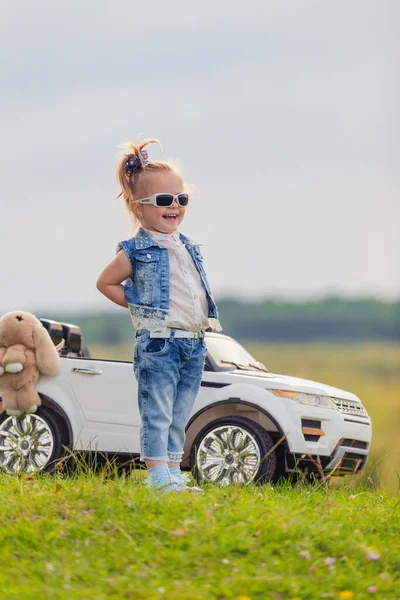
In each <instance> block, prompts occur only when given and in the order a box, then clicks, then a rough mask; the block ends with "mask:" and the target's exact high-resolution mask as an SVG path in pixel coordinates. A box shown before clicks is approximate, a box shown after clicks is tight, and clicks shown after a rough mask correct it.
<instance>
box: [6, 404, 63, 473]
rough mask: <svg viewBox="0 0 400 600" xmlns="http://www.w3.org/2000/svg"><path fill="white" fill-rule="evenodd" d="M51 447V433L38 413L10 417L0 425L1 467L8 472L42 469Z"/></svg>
mask: <svg viewBox="0 0 400 600" xmlns="http://www.w3.org/2000/svg"><path fill="white" fill-rule="evenodd" d="M53 448H54V437H53V433H52V431H51V429H50V426H49V425H48V423H46V421H45V420H44V419H42V417H40V416H39V415H35V414H27V415H23V416H21V417H16V416H9V417H7V418H6V419H5V420H4V421H3V422H2V423H1V424H0V468H3V469H5V470H6V471H8V472H9V473H18V472H21V471H25V472H28V473H30V472H32V471H38V470H41V469H43V468H44V467H45V466H46V464H47V463H48V462H49V460H50V458H51V455H52V453H53Z"/></svg>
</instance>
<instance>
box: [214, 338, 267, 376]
mask: <svg viewBox="0 0 400 600" xmlns="http://www.w3.org/2000/svg"><path fill="white" fill-rule="evenodd" d="M205 341H206V344H207V349H208V351H209V353H210V354H211V356H212V358H213V359H214V361H215V362H216V363H217V365H218V366H219V367H223V368H226V369H227V370H229V369H232V367H235V364H236V365H240V366H241V367H249V368H250V367H251V368H256V369H257V368H259V367H258V365H260V363H258V362H257V360H256V359H255V358H254V356H252V355H251V354H250V353H249V352H247V350H245V349H244V348H243V346H241V345H240V344H238V342H236V341H235V340H233V339H232V338H226V337H222V336H221V337H214V336H207V335H206V337H205ZM229 364H231V365H232V366H229Z"/></svg>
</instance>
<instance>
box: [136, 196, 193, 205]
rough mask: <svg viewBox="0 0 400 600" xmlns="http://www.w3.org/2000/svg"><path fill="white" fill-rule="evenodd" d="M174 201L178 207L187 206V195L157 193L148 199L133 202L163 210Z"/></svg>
mask: <svg viewBox="0 0 400 600" xmlns="http://www.w3.org/2000/svg"><path fill="white" fill-rule="evenodd" d="M174 200H176V201H177V202H178V204H179V206H187V205H188V204H189V194H186V193H181V194H164V193H158V194H153V195H152V196H149V197H148V198H139V200H135V202H138V203H139V204H152V205H153V206H158V207H159V208H165V207H167V206H172V205H173V203H174Z"/></svg>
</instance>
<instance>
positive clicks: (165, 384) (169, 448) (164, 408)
mask: <svg viewBox="0 0 400 600" xmlns="http://www.w3.org/2000/svg"><path fill="white" fill-rule="evenodd" d="M174 336H175V330H174V329H173V330H172V332H171V335H170V337H169V338H151V337H150V334H149V331H147V330H146V329H141V330H140V331H138V332H136V340H135V346H134V357H133V369H134V372H135V377H136V379H137V381H138V401H139V411H140V416H141V427H140V459H141V460H160V461H165V462H180V461H181V460H182V456H183V446H184V443H185V428H186V425H187V422H188V420H189V417H190V413H191V412H192V408H193V404H194V401H195V399H196V396H197V393H198V391H199V388H200V382H201V376H202V374H203V367H204V361H205V357H206V345H205V341H204V335H203V336H202V337H200V338H198V339H191V338H175V337H174Z"/></svg>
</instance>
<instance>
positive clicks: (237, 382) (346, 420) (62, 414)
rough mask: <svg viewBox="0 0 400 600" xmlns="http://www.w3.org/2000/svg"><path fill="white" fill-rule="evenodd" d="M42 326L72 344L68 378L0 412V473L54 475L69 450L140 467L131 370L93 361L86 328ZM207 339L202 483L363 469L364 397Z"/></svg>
mask: <svg viewBox="0 0 400 600" xmlns="http://www.w3.org/2000/svg"><path fill="white" fill-rule="evenodd" d="M42 323H43V325H44V326H45V327H46V328H47V329H48V331H49V333H50V335H51V337H52V339H53V341H54V343H55V344H57V343H58V342H59V341H60V340H61V339H62V338H64V339H65V346H64V349H63V351H62V358H61V360H60V362H61V368H60V373H59V375H58V376H56V377H41V378H40V379H39V382H38V384H37V390H38V392H39V394H40V396H41V399H42V406H41V407H40V408H39V409H38V410H37V412H36V413H35V414H30V415H26V416H23V417H21V418H17V417H14V416H8V415H7V414H6V413H5V412H3V413H2V414H0V467H1V468H3V469H5V470H6V471H9V472H12V473H15V472H18V471H34V470H37V469H39V470H40V469H49V468H51V466H53V465H54V464H55V462H57V461H58V460H59V459H60V458H61V457H62V456H63V453H64V452H65V449H64V448H63V447H64V446H66V447H69V448H71V449H76V450H79V451H85V452H97V453H99V454H100V455H102V456H110V455H118V458H123V459H125V460H128V459H135V460H138V458H139V427H140V416H139V411H138V406H137V384H136V379H135V377H134V375H133V370H132V363H131V362H123V361H113V360H100V359H93V358H91V357H90V354H89V352H88V350H87V347H86V346H85V345H84V343H83V340H82V336H81V331H80V329H79V327H76V326H74V325H69V324H63V323H58V322H55V321H48V320H43V319H42ZM205 339H206V343H207V348H208V354H207V359H206V364H205V369H204V374H203V379H202V384H201V389H200V391H199V394H198V396H197V398H196V402H195V405H194V408H193V412H192V415H191V419H190V421H189V423H188V426H187V430H186V444H185V454H184V457H183V463H182V466H183V468H186V469H191V470H192V472H193V473H194V475H195V477H196V479H197V480H198V481H208V482H213V483H217V484H220V485H227V484H229V483H244V484H247V483H249V482H251V481H260V482H267V481H274V480H276V479H278V478H279V477H281V476H285V475H287V474H289V473H290V472H293V471H296V472H299V470H307V471H308V472H315V473H316V474H317V475H318V474H319V475H321V474H322V473H332V472H334V474H336V475H343V474H345V473H349V472H359V471H361V470H362V469H363V468H364V466H365V464H366V461H367V458H368V452H369V449H370V443H371V432H372V430H371V420H370V418H369V416H368V414H367V412H366V410H365V408H364V406H363V405H362V403H361V401H360V400H359V399H358V398H357V396H355V395H354V394H351V393H350V392H346V391H344V390H340V389H337V388H334V387H331V386H328V385H324V384H322V383H316V382H314V381H309V380H306V379H299V378H297V377H288V376H286V375H277V374H274V373H269V372H268V371H267V369H266V368H265V367H264V365H262V364H261V363H259V362H257V361H256V360H255V359H254V358H253V357H252V356H251V355H250V354H249V353H248V352H247V351H246V350H245V349H244V348H243V347H242V346H241V345H240V344H238V342H236V341H235V340H234V339H232V338H230V337H228V336H227V335H223V334H219V333H206V338H205ZM0 411H1V403H0Z"/></svg>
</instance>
